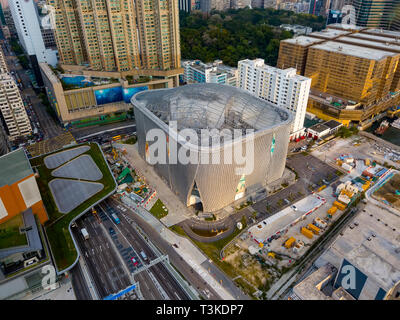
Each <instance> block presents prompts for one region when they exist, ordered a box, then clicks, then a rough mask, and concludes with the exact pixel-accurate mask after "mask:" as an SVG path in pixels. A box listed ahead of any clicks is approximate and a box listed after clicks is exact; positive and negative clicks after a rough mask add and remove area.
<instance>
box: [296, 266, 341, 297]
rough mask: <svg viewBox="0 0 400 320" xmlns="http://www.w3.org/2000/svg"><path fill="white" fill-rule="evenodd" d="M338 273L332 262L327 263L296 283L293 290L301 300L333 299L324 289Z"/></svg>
mask: <svg viewBox="0 0 400 320" xmlns="http://www.w3.org/2000/svg"><path fill="white" fill-rule="evenodd" d="M336 273H337V268H335V267H334V266H333V265H331V264H326V265H324V266H323V267H321V268H319V269H318V270H316V271H314V272H313V273H311V274H310V275H309V276H308V277H307V278H305V279H304V280H303V281H301V282H300V283H298V284H296V285H295V286H294V288H293V292H294V294H295V295H296V296H297V297H298V298H299V299H300V300H332V298H331V297H330V296H329V295H327V294H326V293H324V292H323V291H322V290H323V289H324V288H325V287H326V286H328V285H329V284H330V283H332V282H333V279H334V278H335V276H336Z"/></svg>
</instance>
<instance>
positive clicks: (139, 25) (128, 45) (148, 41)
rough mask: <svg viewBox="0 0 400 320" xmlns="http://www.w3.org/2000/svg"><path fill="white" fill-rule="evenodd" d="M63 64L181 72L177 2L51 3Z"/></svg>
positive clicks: (108, 0) (107, 0)
mask: <svg viewBox="0 0 400 320" xmlns="http://www.w3.org/2000/svg"><path fill="white" fill-rule="evenodd" d="M48 4H49V5H51V6H53V7H54V9H55V25H56V28H55V34H56V41H57V47H58V50H59V56H60V60H61V63H62V64H64V65H88V66H89V68H90V69H91V70H97V71H118V72H124V71H133V70H137V69H139V70H140V69H146V70H172V69H177V68H179V67H180V45H179V17H178V1H173V0H160V1H156V0H139V1H136V2H135V3H134V2H132V1H129V0H121V1H120V0H99V1H96V2H93V1H90V0H82V1H73V0H48Z"/></svg>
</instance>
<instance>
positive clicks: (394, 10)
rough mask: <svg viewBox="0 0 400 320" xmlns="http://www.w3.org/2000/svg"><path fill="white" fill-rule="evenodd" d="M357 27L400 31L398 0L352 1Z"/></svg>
mask: <svg viewBox="0 0 400 320" xmlns="http://www.w3.org/2000/svg"><path fill="white" fill-rule="evenodd" d="M351 4H352V5H353V6H354V9H355V14H356V16H355V20H356V24H357V25H358V26H363V27H373V28H383V29H389V30H400V0H353V1H352V2H351Z"/></svg>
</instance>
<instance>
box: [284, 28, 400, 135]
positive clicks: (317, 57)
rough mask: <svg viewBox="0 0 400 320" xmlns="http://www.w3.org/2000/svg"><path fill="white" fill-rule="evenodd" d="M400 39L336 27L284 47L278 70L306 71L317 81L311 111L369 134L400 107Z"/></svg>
mask: <svg viewBox="0 0 400 320" xmlns="http://www.w3.org/2000/svg"><path fill="white" fill-rule="evenodd" d="M313 39H314V40H313ZM398 39H400V32H395V31H388V30H381V29H366V28H365V27H357V26H351V25H338V24H333V25H329V26H328V29H327V31H323V32H318V33H316V32H313V33H311V34H309V35H308V36H307V37H298V38H294V39H288V40H283V41H281V46H280V50H279V58H278V66H281V65H283V64H284V65H285V67H286V68H287V67H295V66H298V65H301V68H300V70H302V71H301V72H300V74H302V75H304V76H306V77H309V78H311V79H312V83H311V90H310V95H309V103H308V111H310V112H312V113H314V114H316V115H317V116H319V117H320V118H322V119H324V120H331V119H333V120H337V121H340V122H342V123H343V124H345V125H348V124H349V123H350V122H355V123H358V124H359V125H360V126H361V127H362V128H365V127H368V126H370V125H371V124H372V123H373V122H374V121H375V120H376V119H377V117H378V116H379V114H380V113H381V112H382V111H385V110H387V109H389V108H391V107H393V106H396V105H398V104H399V103H400V66H399V59H400V51H399V49H400V45H399V44H400V42H399V40H398ZM313 42H314V43H313Z"/></svg>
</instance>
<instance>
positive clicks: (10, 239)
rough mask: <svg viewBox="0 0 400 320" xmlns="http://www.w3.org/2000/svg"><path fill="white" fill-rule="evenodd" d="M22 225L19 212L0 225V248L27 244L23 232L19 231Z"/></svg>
mask: <svg viewBox="0 0 400 320" xmlns="http://www.w3.org/2000/svg"><path fill="white" fill-rule="evenodd" d="M23 225H24V223H23V221H22V216H21V215H20V214H19V215H17V216H15V217H13V218H11V219H10V220H8V221H7V222H4V223H2V224H1V225H0V249H5V248H12V247H17V246H24V245H27V244H28V241H27V239H26V235H25V233H20V232H19V228H20V227H23Z"/></svg>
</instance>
